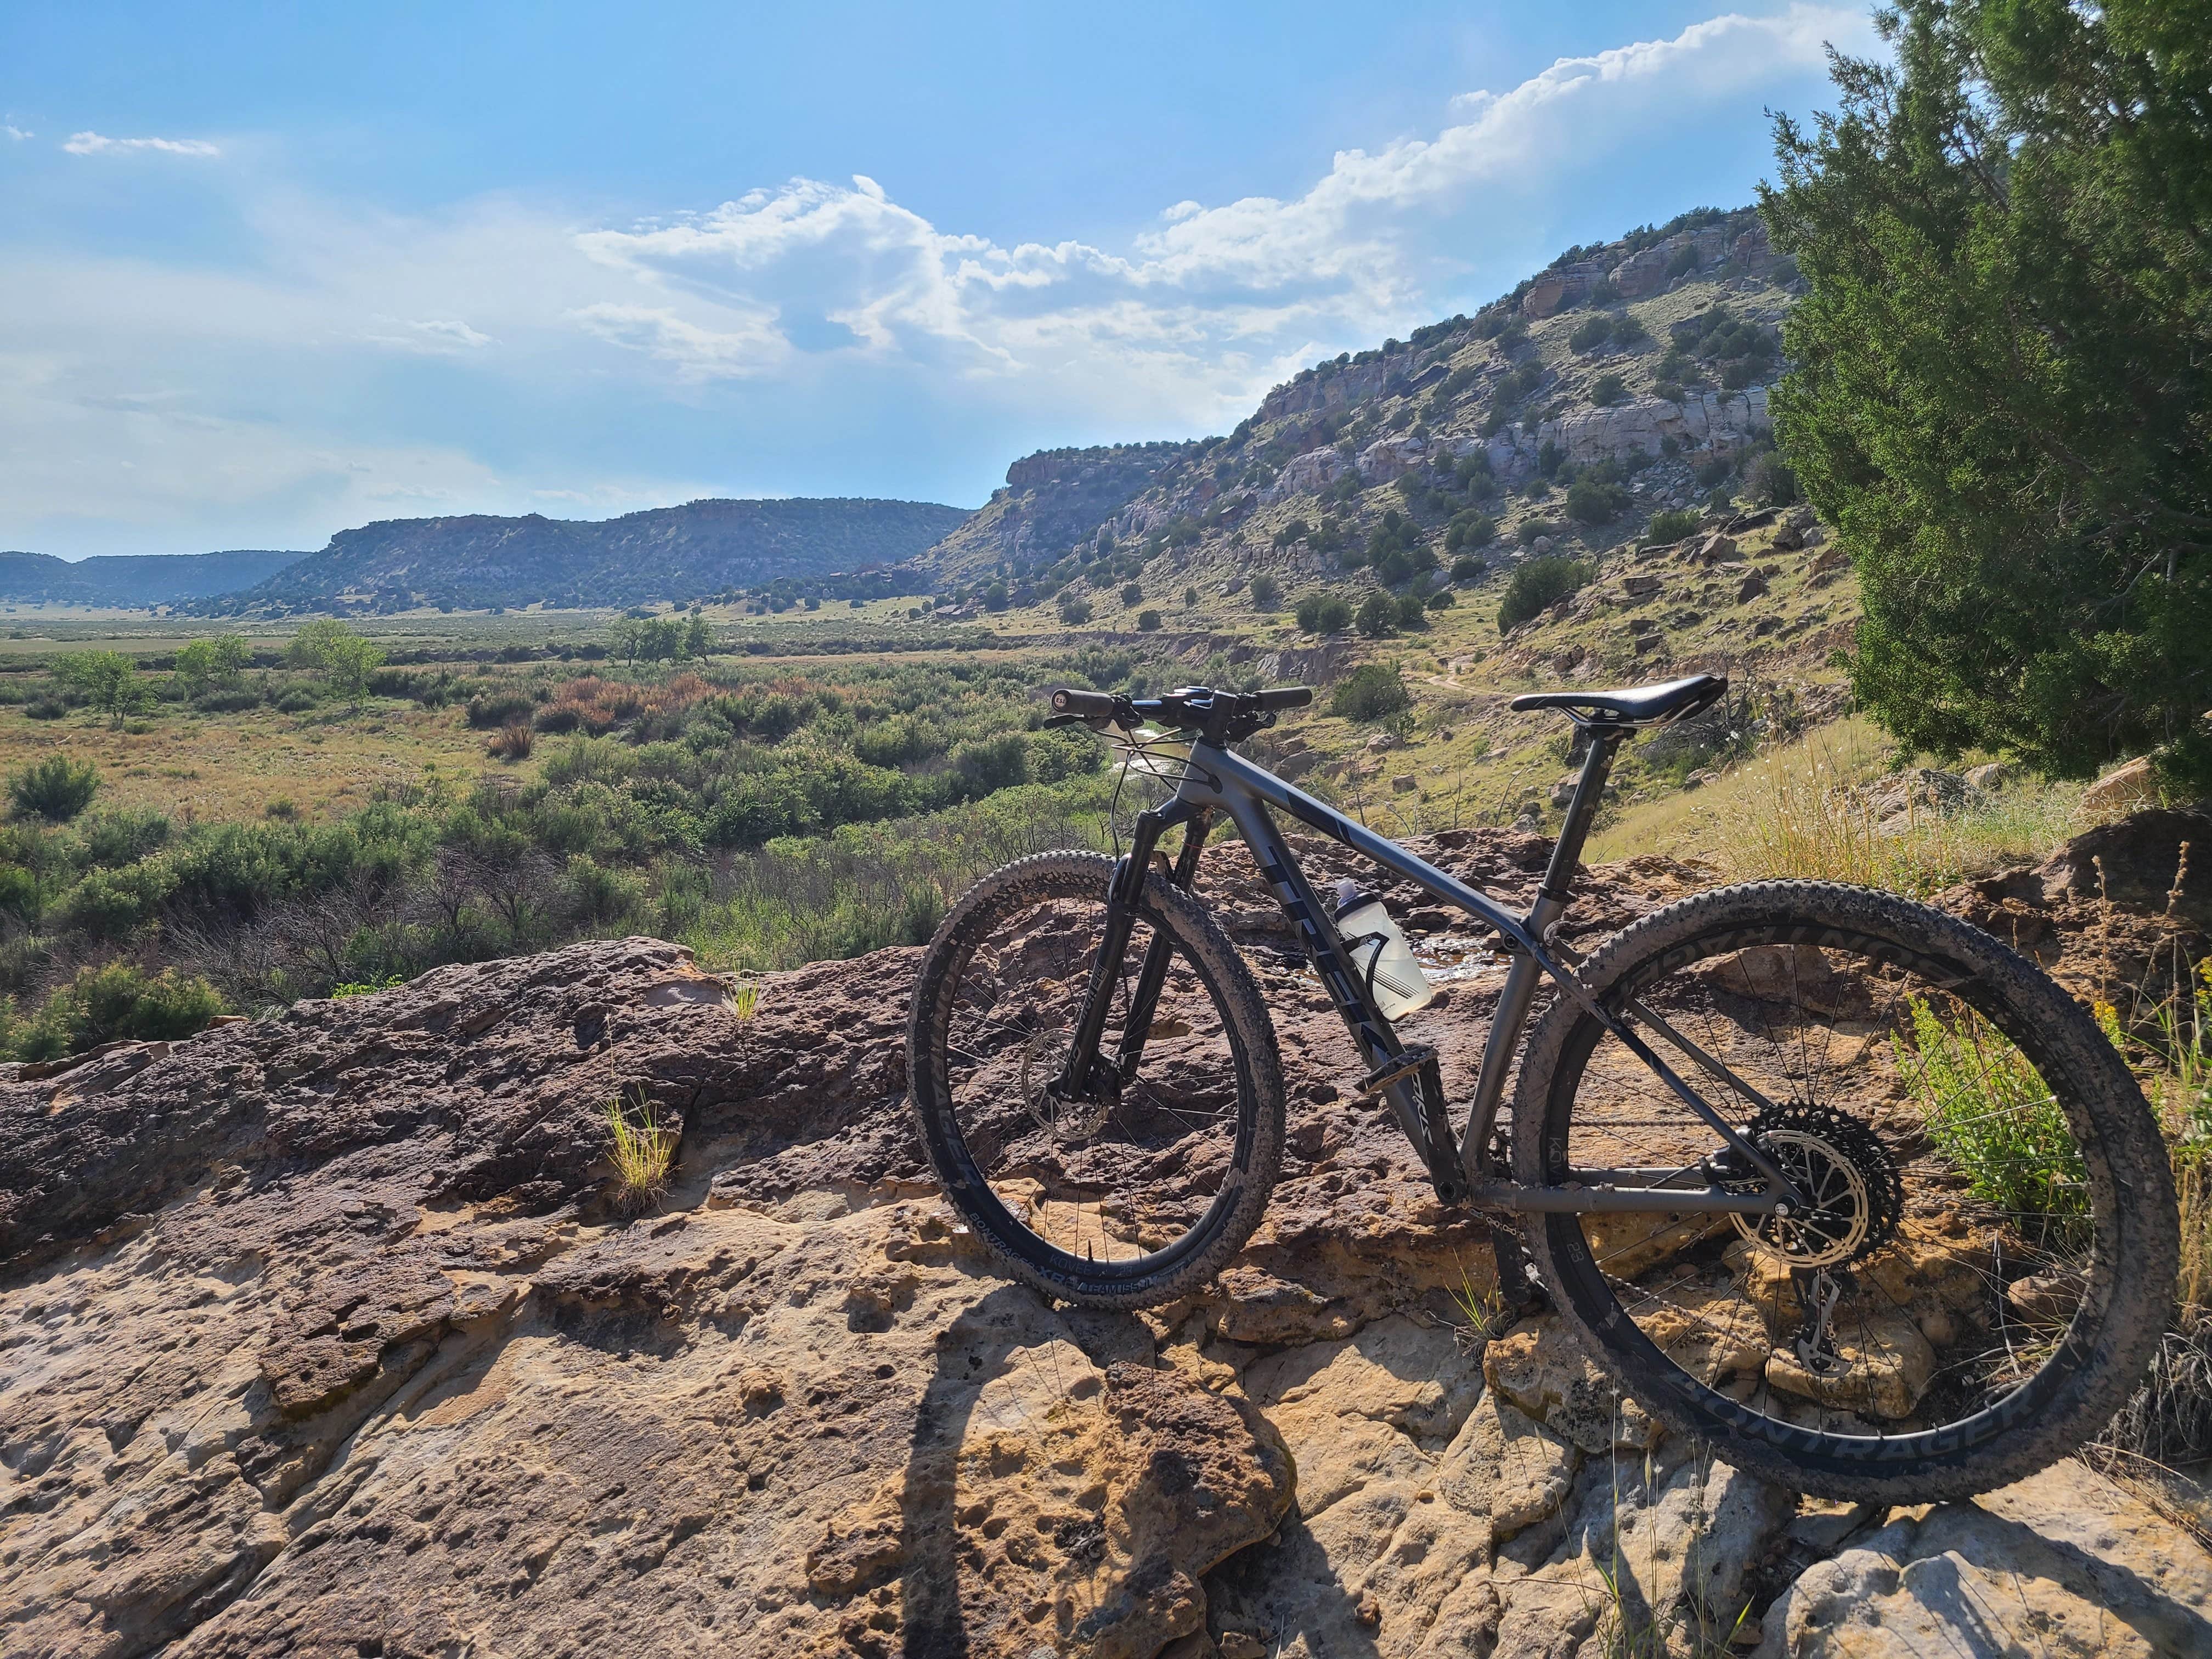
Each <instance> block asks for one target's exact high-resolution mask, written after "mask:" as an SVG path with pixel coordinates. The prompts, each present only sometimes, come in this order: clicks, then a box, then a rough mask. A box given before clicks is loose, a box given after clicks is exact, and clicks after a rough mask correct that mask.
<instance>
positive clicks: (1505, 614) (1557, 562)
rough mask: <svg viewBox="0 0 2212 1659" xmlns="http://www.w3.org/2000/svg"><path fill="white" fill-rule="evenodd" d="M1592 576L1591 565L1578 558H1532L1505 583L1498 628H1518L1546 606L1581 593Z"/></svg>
mask: <svg viewBox="0 0 2212 1659" xmlns="http://www.w3.org/2000/svg"><path fill="white" fill-rule="evenodd" d="M1589 579H1590V571H1589V566H1588V565H1586V564H1583V563H1581V562H1578V561H1577V560H1574V559H1531V560H1529V561H1528V563H1526V564H1524V565H1522V567H1521V568H1519V569H1518V570H1516V571H1515V572H1514V573H1513V578H1512V580H1510V581H1509V582H1507V583H1506V584H1505V597H1504V599H1503V600H1502V601H1500V602H1499V605H1498V632H1499V633H1501V634H1504V633H1508V632H1510V631H1511V630H1512V629H1516V628H1518V627H1519V626H1520V625H1521V624H1522V623H1524V622H1527V621H1528V619H1529V618H1530V617H1534V616H1535V615H1536V614H1537V613H1539V612H1540V611H1542V610H1544V608H1545V607H1546V606H1547V605H1556V604H1557V603H1558V602H1559V600H1561V599H1565V598H1566V596H1567V595H1568V594H1570V593H1575V592H1580V591H1581V590H1582V588H1583V586H1584V585H1585V584H1586V583H1587V582H1588V581H1589Z"/></svg>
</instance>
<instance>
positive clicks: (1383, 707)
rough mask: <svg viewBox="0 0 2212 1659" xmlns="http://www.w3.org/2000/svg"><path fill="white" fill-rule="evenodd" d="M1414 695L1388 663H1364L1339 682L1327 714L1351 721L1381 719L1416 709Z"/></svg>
mask: <svg viewBox="0 0 2212 1659" xmlns="http://www.w3.org/2000/svg"><path fill="white" fill-rule="evenodd" d="M1412 707H1413V696H1412V694H1411V693H1409V692H1408V691H1407V690H1406V683H1405V682H1404V681H1403V680H1401V679H1400V678H1398V671H1397V670H1396V669H1395V668H1393V667H1391V666H1390V665H1389V664H1388V663H1379V662H1369V663H1362V664H1361V665H1359V666H1358V667H1357V668H1355V669H1353V670H1352V672H1350V673H1349V674H1347V675H1346V676H1345V677H1344V678H1342V679H1340V680H1339V681H1338V682H1337V683H1336V689H1335V690H1333V691H1331V692H1330V693H1329V697H1328V712H1329V713H1330V714H1336V715H1339V716H1341V717H1342V718H1343V719H1345V720H1388V719H1389V718H1390V716H1391V715H1393V714H1402V713H1404V712H1405V711H1406V710H1407V709H1408V708H1412Z"/></svg>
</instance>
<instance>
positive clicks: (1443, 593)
mask: <svg viewBox="0 0 2212 1659" xmlns="http://www.w3.org/2000/svg"><path fill="white" fill-rule="evenodd" d="M1458 603H1459V600H1458V599H1456V598H1455V596H1454V595H1453V593H1452V591H1451V589H1449V587H1439V588H1438V589H1437V591H1436V592H1433V593H1431V594H1430V595H1429V598H1428V607H1429V609H1430V610H1431V611H1449V610H1450V609H1451V608H1452V607H1453V606H1454V605H1457V604H1458Z"/></svg>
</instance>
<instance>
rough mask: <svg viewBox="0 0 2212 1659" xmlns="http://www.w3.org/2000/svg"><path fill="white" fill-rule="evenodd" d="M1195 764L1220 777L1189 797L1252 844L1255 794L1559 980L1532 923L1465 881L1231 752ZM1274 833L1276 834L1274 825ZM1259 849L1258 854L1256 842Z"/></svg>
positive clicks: (1195, 755)
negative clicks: (1490, 931)
mask: <svg viewBox="0 0 2212 1659" xmlns="http://www.w3.org/2000/svg"><path fill="white" fill-rule="evenodd" d="M1192 759H1193V760H1194V761H1196V762H1198V763H1200V765H1202V766H1203V767H1204V768H1205V769H1206V770H1207V771H1209V772H1210V773H1212V774H1213V775H1214V789H1213V790H1212V791H1210V792H1208V791H1199V792H1190V791H1188V790H1187V791H1186V793H1188V794H1189V795H1190V797H1191V799H1194V800H1199V801H1206V802H1210V801H1212V800H1214V799H1218V800H1219V801H1220V803H1221V804H1222V805H1225V806H1226V807H1227V808H1228V809H1229V811H1230V812H1231V815H1232V816H1233V817H1236V819H1237V828H1238V829H1243V830H1244V831H1245V839H1246V840H1247V841H1250V840H1251V832H1250V830H1249V829H1247V828H1246V825H1245V817H1246V812H1247V811H1249V805H1250V802H1249V799H1247V800H1245V801H1243V803H1242V805H1243V806H1244V807H1245V809H1246V811H1239V810H1238V808H1239V805H1240V800H1239V798H1240V797H1243V796H1246V795H1247V794H1248V793H1249V794H1250V795H1257V796H1258V797H1259V798H1260V799H1261V800H1263V801H1265V802H1267V804H1268V805H1272V806H1279V807H1281V808H1282V809H1283V811H1285V812H1288V813H1289V814H1290V815H1291V817H1294V818H1297V820H1299V822H1301V823H1306V824H1310V826H1312V827H1313V828H1314V829H1318V830H1320V831H1321V832H1322V834H1323V835H1324V836H1328V838H1329V839H1330V840H1331V841H1334V842H1341V843H1342V844H1343V845H1345V846H1346V847H1349V848H1351V849H1352V851H1353V852H1355V853H1358V854H1359V855H1360V856H1361V857H1363V858H1366V859H1370V860H1373V861H1374V862H1375V863H1376V864H1379V865H1381V866H1383V868H1384V869H1386V870H1389V871H1393V872H1396V873H1397V874H1399V875H1401V876H1403V877H1405V878H1406V879H1407V880H1408V881H1413V882H1418V883H1419V884H1420V885H1421V886H1423V887H1425V888H1426V889H1427V890H1429V891H1430V892H1431V893H1434V894H1435V895H1436V896H1437V897H1438V898H1440V899H1443V900H1445V901H1446V902H1449V903H1452V904H1456V905H1457V906H1459V908H1461V909H1462V910H1465V911H1467V912H1468V914H1470V915H1473V916H1474V918H1475V919H1476V920H1477V921H1480V922H1482V923H1483V924H1484V925H1485V926H1486V927H1494V928H1496V929H1497V930H1498V932H1499V933H1503V934H1504V935H1505V937H1506V938H1508V939H1511V940H1512V941H1513V942H1514V943H1515V944H1516V945H1519V946H1520V947H1521V948H1522V950H1524V951H1528V953H1529V955H1531V956H1532V957H1534V958H1535V959H1536V962H1537V965H1538V966H1540V967H1541V968H1542V969H1544V970H1545V971H1546V972H1547V973H1550V974H1552V975H1553V976H1554V977H1557V976H1558V975H1559V969H1558V967H1557V965H1556V964H1555V963H1553V960H1552V955H1551V952H1550V951H1547V950H1545V949H1544V948H1543V947H1542V946H1541V945H1539V944H1538V943H1537V942H1536V940H1535V939H1534V938H1532V937H1531V936H1530V934H1529V933H1528V924H1527V923H1526V922H1524V921H1522V919H1521V918H1520V917H1519V916H1516V915H1513V914H1512V913H1511V912H1510V911H1508V910H1505V909H1503V908H1500V907H1499V906H1498V903H1497V902H1495V901H1494V900H1492V899H1491V898H1489V897H1487V896H1485V895H1483V894H1481V893H1478V892H1477V891H1475V890H1474V888H1472V887H1469V886H1468V884H1466V883H1465V882H1463V881H1461V880H1459V879H1457V878H1455V877H1452V876H1449V875H1447V874H1445V873H1444V872H1443V871H1441V870H1439V869H1437V866H1435V865H1433V864H1431V863H1430V862H1428V860H1425V859H1419V858H1416V857H1414V856H1413V854H1411V853H1408V852H1407V850H1406V849H1405V848H1402V847H1401V846H1399V845H1398V844H1397V843H1396V842H1392V841H1389V840H1386V839H1385V838H1384V837H1383V836H1378V835H1376V833H1375V832H1374V831H1373V830H1372V829H1368V828H1367V827H1366V826H1365V825H1364V824H1362V823H1354V822H1353V821H1352V819H1350V818H1347V817H1345V816H1344V815H1343V814H1342V813H1341V812H1339V811H1337V810H1336V809H1335V808H1334V807H1333V806H1330V805H1328V803H1327V802H1326V801H1319V800H1316V799H1314V798H1313V797H1312V796H1311V795H1309V794H1308V793H1306V792H1305V791H1304V790H1303V789H1298V788H1295V787H1292V786H1291V785H1290V784H1287V783H1285V782H1284V781H1282V780H1281V779H1280V778H1279V777H1277V776H1275V775H1274V774H1273V773H1272V772H1265V771H1262V770H1261V769H1260V768H1258V767H1256V766H1255V765H1253V764H1252V763H1250V762H1249V761H1248V760H1246V759H1245V758H1244V757H1243V756H1241V755H1235V754H1231V753H1230V752H1229V751H1228V750H1223V749H1214V748H1212V747H1202V748H1199V749H1194V750H1192ZM1269 828H1270V829H1271V830H1272V829H1273V825H1272V824H1271V825H1270V826H1269ZM1255 850H1256V843H1255Z"/></svg>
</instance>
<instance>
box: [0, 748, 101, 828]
mask: <svg viewBox="0 0 2212 1659" xmlns="http://www.w3.org/2000/svg"><path fill="white" fill-rule="evenodd" d="M98 793H100V769H99V768H98V767H96V766H94V764H93V763H91V762H90V761H76V760H71V759H70V757H68V756H67V755H49V756H47V757H46V758H45V759H44V760H38V761H33V762H32V763H30V764H29V765H28V766H26V767H23V768H22V769H20V770H18V771H15V772H10V773H9V775H8V799H9V800H10V801H11V802H13V803H14V805H15V811H16V813H17V815H18V816H20V817H40V818H46V819H50V820H52V822H53V823H68V822H69V821H70V819H71V818H73V817H76V815H77V814H78V813H80V812H82V811H84V809H85V808H86V807H88V806H89V805H92V798H93V797H94V795H96V794H98Z"/></svg>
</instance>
